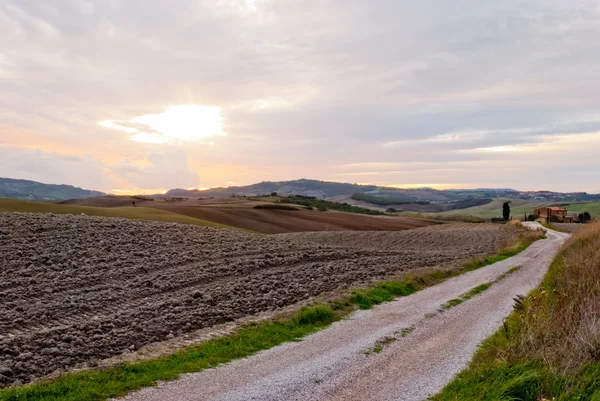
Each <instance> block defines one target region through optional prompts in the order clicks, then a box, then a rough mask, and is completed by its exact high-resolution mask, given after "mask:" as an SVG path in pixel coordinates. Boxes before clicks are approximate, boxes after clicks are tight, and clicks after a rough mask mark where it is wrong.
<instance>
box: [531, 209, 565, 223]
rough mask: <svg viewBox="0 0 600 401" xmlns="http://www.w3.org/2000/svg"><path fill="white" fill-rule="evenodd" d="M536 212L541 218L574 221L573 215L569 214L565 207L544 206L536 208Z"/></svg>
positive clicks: (562, 221) (563, 221)
mask: <svg viewBox="0 0 600 401" xmlns="http://www.w3.org/2000/svg"><path fill="white" fill-rule="evenodd" d="M534 213H535V214H536V215H537V216H539V217H540V218H542V219H546V220H549V221H555V222H558V223H572V222H573V217H572V216H568V215H567V209H565V208H564V207H557V206H544V207H542V208H539V209H535V212H534Z"/></svg>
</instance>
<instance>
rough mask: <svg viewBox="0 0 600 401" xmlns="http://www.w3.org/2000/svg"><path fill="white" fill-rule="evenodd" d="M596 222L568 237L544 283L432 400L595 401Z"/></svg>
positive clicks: (599, 266) (599, 379) (599, 353)
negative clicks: (468, 364) (467, 365)
mask: <svg viewBox="0 0 600 401" xmlns="http://www.w3.org/2000/svg"><path fill="white" fill-rule="evenodd" d="M599 317H600V223H596V224H591V225H589V226H588V227H585V228H583V229H582V230H581V231H580V232H578V233H577V234H575V235H573V237H571V239H569V240H568V241H567V243H566V244H565V246H564V247H563V249H562V250H561V252H560V253H559V254H558V256H557V257H556V258H555V259H554V261H553V263H552V265H551V266H550V269H549V271H548V273H547V274H546V277H545V278H544V281H543V282H542V284H541V285H540V286H539V287H538V288H537V289H536V290H534V291H532V292H531V293H530V294H529V296H528V297H527V298H525V300H524V301H522V302H518V303H516V304H515V311H514V312H513V313H512V314H511V315H510V316H509V317H508V318H507V319H506V321H505V324H504V327H503V328H501V329H500V330H498V331H497V332H496V333H495V334H494V335H492V336H491V337H490V338H488V339H487V340H485V341H484V342H483V343H482V345H481V347H480V349H479V351H478V352H477V353H476V355H475V357H474V359H473V361H472V362H471V364H470V366H469V368H468V369H467V370H465V371H463V372H461V373H460V374H459V375H458V376H457V377H456V378H455V379H454V380H453V381H452V382H451V383H450V384H449V385H448V386H447V387H446V388H444V389H443V390H442V392H441V393H440V394H437V395H435V396H433V397H432V398H431V400H434V401H446V400H452V401H463V400H464V401H466V400H472V401H492V400H493V401H508V400H511V401H539V400H543V399H546V400H556V401H575V400H590V401H598V400H600V362H599V361H600V319H599Z"/></svg>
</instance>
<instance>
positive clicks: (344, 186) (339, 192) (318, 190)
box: [155, 179, 600, 210]
mask: <svg viewBox="0 0 600 401" xmlns="http://www.w3.org/2000/svg"><path fill="white" fill-rule="evenodd" d="M272 192H277V194H278V195H284V196H285V195H302V196H314V197H316V198H320V199H325V198H335V197H341V196H348V197H350V196H351V195H354V194H365V195H368V197H378V198H381V199H382V200H383V202H382V203H393V202H392V201H401V202H431V203H447V202H460V201H465V200H471V199H481V200H483V199H494V198H509V199H510V198H512V199H531V200H537V201H542V202H550V201H552V202H559V201H568V202H573V201H594V200H600V195H592V194H587V193H586V192H572V193H561V192H550V191H517V190H514V189H510V188H478V189H444V190H438V189H433V188H409V189H404V188H392V187H379V186H376V185H359V184H350V183H342V182H331V181H318V180H308V179H300V180H293V181H279V182H271V181H264V182H260V183H258V184H252V185H247V186H237V187H226V188H211V189H206V190H198V189H192V190H187V189H180V188H178V189H172V190H170V191H168V192H167V193H166V194H162V195H155V197H184V198H210V197H230V196H233V195H238V196H261V195H267V194H270V193H272ZM388 200H389V202H387V201H388ZM449 209H452V208H451V207H450V208H448V209H447V210H449Z"/></svg>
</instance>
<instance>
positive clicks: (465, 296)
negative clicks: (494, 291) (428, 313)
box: [442, 283, 493, 310]
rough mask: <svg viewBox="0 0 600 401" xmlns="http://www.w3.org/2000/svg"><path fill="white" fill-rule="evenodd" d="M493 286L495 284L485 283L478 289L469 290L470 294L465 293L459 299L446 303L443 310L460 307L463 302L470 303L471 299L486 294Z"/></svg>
mask: <svg viewBox="0 0 600 401" xmlns="http://www.w3.org/2000/svg"><path fill="white" fill-rule="evenodd" d="M492 284H493V283H484V284H481V285H478V286H477V287H475V288H473V289H471V290H469V291H468V292H465V293H464V294H462V295H461V296H459V297H458V298H455V299H451V300H450V301H448V302H446V303H445V304H443V305H442V309H444V310H448V309H450V308H453V307H455V306H456V305H460V304H462V303H463V302H465V301H468V300H469V299H471V298H473V297H474V296H475V295H477V294H481V293H482V292H484V291H485V290H487V289H488V288H490V287H491V286H492Z"/></svg>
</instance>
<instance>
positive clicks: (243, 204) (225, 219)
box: [60, 196, 439, 234]
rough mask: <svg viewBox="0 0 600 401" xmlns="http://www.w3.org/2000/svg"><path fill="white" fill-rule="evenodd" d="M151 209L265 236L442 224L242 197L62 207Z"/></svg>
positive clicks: (104, 200) (101, 201)
mask: <svg viewBox="0 0 600 401" xmlns="http://www.w3.org/2000/svg"><path fill="white" fill-rule="evenodd" d="M133 201H135V203H136V205H137V206H144V207H151V208H156V209H161V210H167V211H169V212H173V213H178V214H182V215H185V216H189V217H194V218H196V219H201V220H206V221H210V222H213V223H219V224H224V225H227V226H232V227H239V228H243V229H246V230H251V231H256V232H260V233H264V234H280V233H292V232H312V231H402V230H408V229H411V228H417V227H427V226H431V225H436V224H439V222H435V221H432V220H425V219H417V218H411V217H404V216H393V217H392V216H371V215H365V214H356V213H345V212H338V211H327V212H319V211H308V210H304V208H303V207H302V206H299V205H291V206H292V207H295V208H297V210H293V211H290V210H265V209H254V206H256V205H261V204H262V205H264V204H269V205H272V204H270V203H268V202H259V201H253V200H248V199H241V198H215V199H204V200H200V199H188V200H185V201H181V202H174V203H171V202H162V201H145V200H140V199H135V198H127V197H111V196H100V197H94V198H85V199H71V200H68V201H63V202H60V203H61V204H69V205H80V206H96V207H107V208H111V207H122V206H131V202H133Z"/></svg>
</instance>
